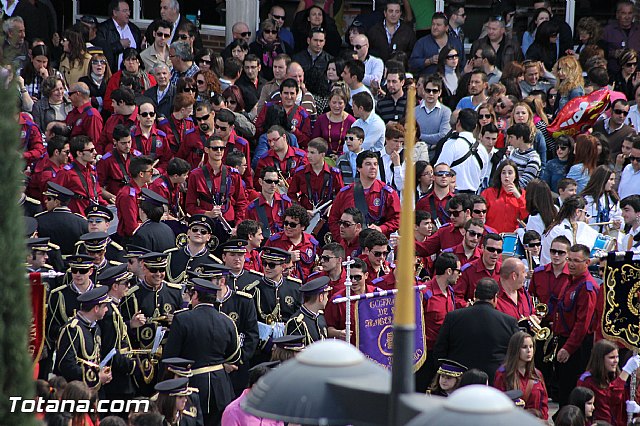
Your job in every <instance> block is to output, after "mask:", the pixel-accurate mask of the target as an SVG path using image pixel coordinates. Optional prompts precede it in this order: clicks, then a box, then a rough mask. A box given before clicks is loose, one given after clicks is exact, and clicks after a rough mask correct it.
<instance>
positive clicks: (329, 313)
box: [324, 284, 378, 345]
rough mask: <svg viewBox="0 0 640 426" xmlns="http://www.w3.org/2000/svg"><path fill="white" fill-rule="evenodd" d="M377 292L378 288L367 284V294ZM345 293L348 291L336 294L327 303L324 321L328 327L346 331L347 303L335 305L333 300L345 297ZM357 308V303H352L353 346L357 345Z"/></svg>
mask: <svg viewBox="0 0 640 426" xmlns="http://www.w3.org/2000/svg"><path fill="white" fill-rule="evenodd" d="M376 290H378V289H377V288H376V287H374V286H372V285H369V284H367V288H366V289H365V293H372V292H374V291H376ZM345 291H346V290H342V291H341V292H339V293H336V295H335V296H333V297H332V298H331V300H330V301H329V303H327V306H326V307H325V309H324V319H325V321H326V322H327V327H333V328H335V329H336V330H345V329H346V325H345V321H346V318H347V302H345V303H333V299H336V298H338V297H344V296H345V294H346V293H345ZM351 294H352V295H354V294H353V292H351ZM355 307H356V304H355V302H351V327H350V328H351V344H353V345H355V343H356V335H355V331H356V321H355V319H356V316H355V312H356V310H355Z"/></svg>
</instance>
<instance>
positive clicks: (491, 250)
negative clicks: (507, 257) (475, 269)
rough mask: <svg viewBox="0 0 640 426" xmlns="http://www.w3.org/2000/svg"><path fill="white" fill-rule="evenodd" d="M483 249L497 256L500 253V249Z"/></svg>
mask: <svg viewBox="0 0 640 426" xmlns="http://www.w3.org/2000/svg"><path fill="white" fill-rule="evenodd" d="M484 249H485V250H486V251H488V252H489V253H498V254H501V253H502V249H501V248H497V247H485V248H484Z"/></svg>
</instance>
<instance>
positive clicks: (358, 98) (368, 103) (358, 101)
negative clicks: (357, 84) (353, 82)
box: [351, 92, 373, 112]
mask: <svg viewBox="0 0 640 426" xmlns="http://www.w3.org/2000/svg"><path fill="white" fill-rule="evenodd" d="M351 103H352V104H353V106H359V107H361V108H363V109H364V110H365V111H367V112H371V111H373V98H372V97H371V94H370V93H369V92H360V93H356V94H355V95H353V97H352V98H351Z"/></svg>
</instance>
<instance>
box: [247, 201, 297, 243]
mask: <svg viewBox="0 0 640 426" xmlns="http://www.w3.org/2000/svg"><path fill="white" fill-rule="evenodd" d="M291 204H292V203H291V199H290V198H289V197H288V196H287V195H280V194H279V193H278V192H277V191H276V193H275V194H273V206H270V205H269V204H268V203H267V200H265V198H264V195H262V194H260V196H259V197H258V198H256V199H255V200H253V201H252V202H251V203H250V204H249V207H248V208H247V217H246V218H247V219H252V220H255V221H257V222H258V223H259V224H260V225H261V226H262V232H263V233H264V230H265V229H268V230H269V232H270V234H269V235H267V234H265V238H267V237H269V236H271V235H273V234H275V233H276V232H280V231H282V229H283V228H282V221H283V220H284V211H285V210H287V209H288V208H289V207H291ZM262 209H264V214H265V218H266V219H267V222H268V223H262V220H261V219H260V216H261V214H260V210H262Z"/></svg>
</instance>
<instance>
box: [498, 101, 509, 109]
mask: <svg viewBox="0 0 640 426" xmlns="http://www.w3.org/2000/svg"><path fill="white" fill-rule="evenodd" d="M496 106H497V107H500V108H506V107H507V106H506V105H505V103H504V102H502V101H500V102H498V103H496Z"/></svg>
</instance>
